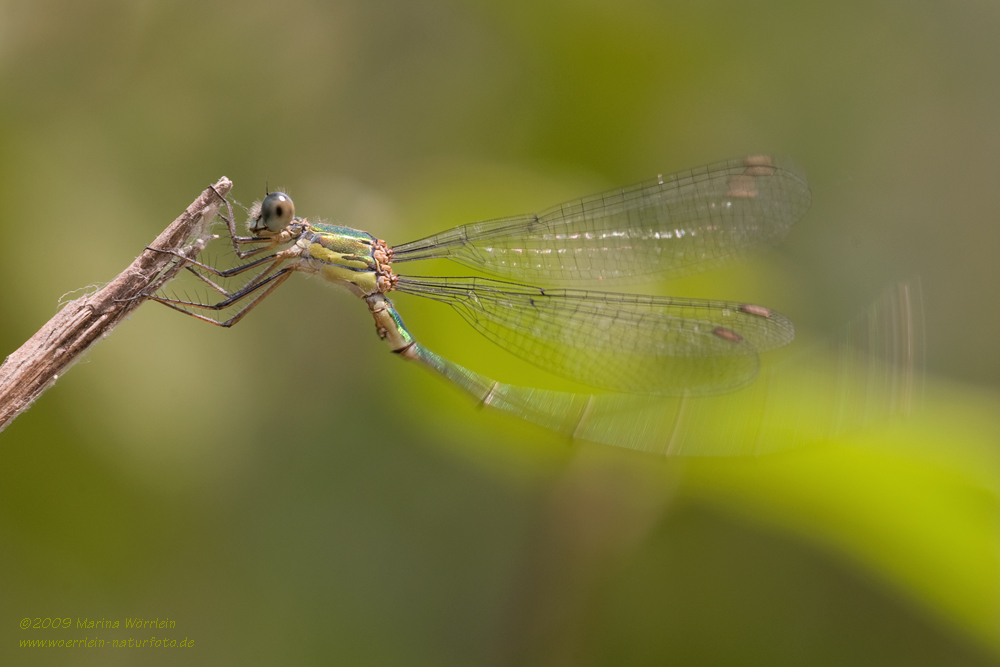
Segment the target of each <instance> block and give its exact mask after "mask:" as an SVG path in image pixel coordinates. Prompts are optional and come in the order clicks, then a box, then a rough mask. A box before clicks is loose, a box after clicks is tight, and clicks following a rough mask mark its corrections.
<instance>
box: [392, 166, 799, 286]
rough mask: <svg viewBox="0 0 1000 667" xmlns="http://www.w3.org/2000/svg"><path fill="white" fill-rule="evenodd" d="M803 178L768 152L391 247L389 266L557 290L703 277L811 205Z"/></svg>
mask: <svg viewBox="0 0 1000 667" xmlns="http://www.w3.org/2000/svg"><path fill="white" fill-rule="evenodd" d="M809 203H810V194H809V187H808V185H806V181H805V178H804V176H802V175H801V174H800V173H799V172H797V171H795V170H794V169H792V168H790V167H789V166H787V165H782V164H780V163H779V162H778V161H777V160H776V159H774V158H772V157H769V156H766V155H756V156H750V157H746V158H742V159H737V160H729V161H727V162H720V163H716V164H712V165H709V166H706V167H700V168H698V169H692V170H689V171H685V172H680V173H677V174H673V175H670V176H661V177H657V178H656V179H652V180H650V181H646V182H643V183H638V184H636V185H633V186H630V187H625V188H620V189H617V190H610V191H608V192H605V193H602V194H598V195H594V196H592V197H586V198H584V199H579V200H576V201H571V202H567V203H565V204H563V205H561V206H556V207H554V208H552V209H549V210H548V211H545V212H543V213H539V214H528V215H522V216H517V217H513V218H504V219H500V220H490V221H486V222H476V223H472V224H468V225H462V226H460V227H455V228H454V229H450V230H448V231H445V232H441V233H439V234H435V235H433V236H428V237H427V238H424V239H421V240H419V241H413V242H411V243H405V244H403V245H399V246H396V247H394V248H393V262H408V261H413V260H418V259H431V258H448V259H452V260H454V261H456V262H459V263H461V264H464V265H466V266H468V267H471V268H474V269H478V270H482V271H484V272H486V273H490V274H492V275H496V276H500V277H504V278H511V279H514V280H526V281H529V282H535V281H537V282H543V283H546V284H562V283H564V282H566V281H574V280H603V279H610V278H624V277H630V276H639V275H644V274H650V273H657V272H666V273H667V274H668V275H680V274H686V273H692V272H694V271H700V270H703V269H706V268H710V267H711V266H713V265H715V264H716V263H718V262H719V261H720V260H722V259H724V258H728V257H731V256H734V255H739V254H741V253H742V252H744V251H745V250H747V249H748V248H750V247H752V246H755V245H759V244H761V243H764V242H766V241H769V240H772V239H777V238H780V237H781V236H783V235H784V234H785V233H786V232H787V231H788V230H789V228H791V226H792V225H793V224H795V222H796V221H797V220H798V219H799V218H801V217H802V216H803V215H804V214H805V212H806V210H807V209H808V208H809Z"/></svg>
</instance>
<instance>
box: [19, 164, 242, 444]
mask: <svg viewBox="0 0 1000 667" xmlns="http://www.w3.org/2000/svg"><path fill="white" fill-rule="evenodd" d="M232 186H233V184H232V182H231V181H230V180H229V179H228V178H226V177H225V176H223V177H222V178H220V179H219V181H218V182H217V183H216V184H215V185H214V186H213V187H210V188H208V189H207V190H205V191H204V192H202V193H201V196H199V197H198V198H197V199H195V200H194V202H192V203H191V205H190V206H188V207H187V210H186V211H184V213H182V214H181V215H180V216H179V217H178V218H177V219H176V220H174V221H173V222H172V223H171V224H170V226H169V227H167V228H166V229H165V230H163V232H162V233H161V234H160V235H159V236H158V237H156V240H155V241H154V242H153V243H152V244H151V246H152V247H154V248H158V249H162V250H173V251H175V252H180V253H182V254H184V255H185V256H187V257H194V255H196V254H197V252H198V251H199V250H200V249H201V246H202V245H203V243H204V235H205V234H206V233H207V229H208V225H209V224H210V223H211V222H212V219H213V218H214V217H215V216H216V214H217V213H218V212H219V207H220V205H221V204H222V203H223V200H222V196H225V195H226V193H228V192H229V190H230V189H231V188H232ZM220 195H221V196H220ZM193 237H198V239H197V241H195V242H194V243H193V245H189V246H187V247H185V244H186V243H189V242H190V240H191V239H192V238H193ZM182 268H183V265H182V262H178V261H177V259H176V258H175V257H174V256H172V255H169V254H167V253H162V252H155V251H153V250H148V249H147V250H146V251H144V252H143V253H142V254H141V255H139V256H138V257H137V258H136V259H135V261H134V262H132V264H131V265H130V266H129V267H128V268H127V269H125V270H124V271H122V272H121V273H120V274H118V276H117V277H116V278H115V279H114V280H112V281H111V282H110V283H108V284H107V285H106V286H105V287H104V288H103V289H101V290H99V291H97V292H95V293H94V294H90V295H88V296H83V297H80V298H79V299H75V300H73V301H70V302H69V303H67V304H66V305H65V306H64V307H63V308H62V310H60V311H59V312H58V313H56V315H55V316H54V317H53V318H52V319H51V320H49V321H48V322H47V323H46V324H45V326H43V327H42V328H41V329H39V330H38V332H37V333H36V334H35V335H34V336H32V337H31V338H30V339H28V341H27V342H26V343H25V344H24V345H22V346H21V347H20V348H18V349H17V350H16V351H15V352H13V353H12V354H11V355H10V356H9V357H7V360H6V361H4V363H3V365H2V366H0V431H2V430H3V429H5V428H6V427H7V425H8V424H10V423H11V422H12V421H13V420H14V418H15V417H17V416H18V415H19V414H21V413H22V412H24V411H25V410H27V409H28V408H29V407H31V404H32V403H33V402H34V401H35V399H37V398H38V397H39V396H40V395H41V394H42V392H44V391H45V390H46V389H48V388H49V387H51V386H52V385H53V384H54V383H55V381H56V380H57V379H58V378H59V376H60V375H62V374H63V373H65V372H66V371H67V370H68V369H69V367H70V366H71V365H72V364H73V363H74V362H75V361H76V360H77V359H78V358H79V357H80V356H81V355H82V354H83V353H84V352H86V351H87V350H88V349H89V348H90V346H91V345H93V344H94V343H96V342H97V341H98V340H100V339H101V338H104V337H105V336H107V335H108V334H109V333H110V332H111V330H112V329H114V328H115V327H116V326H118V324H119V323H120V322H121V321H122V320H123V319H125V318H126V317H127V316H128V315H129V314H130V313H131V312H132V311H133V310H135V309H136V308H137V307H139V305H140V304H141V303H142V302H143V301H145V300H146V299H145V297H143V296H142V295H143V294H149V293H150V292H152V291H155V290H156V289H157V288H158V287H159V286H160V285H162V284H163V283H164V282H166V281H167V280H170V279H171V278H173V277H174V276H175V275H176V274H177V272H178V271H180V270H181V269H182Z"/></svg>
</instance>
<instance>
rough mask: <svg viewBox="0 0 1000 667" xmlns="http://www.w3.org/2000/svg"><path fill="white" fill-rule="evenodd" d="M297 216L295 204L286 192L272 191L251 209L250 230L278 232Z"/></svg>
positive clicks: (256, 232) (254, 231)
mask: <svg viewBox="0 0 1000 667" xmlns="http://www.w3.org/2000/svg"><path fill="white" fill-rule="evenodd" d="M293 218H295V204H294V203H293V202H292V198H291V197H289V196H288V195H286V194H285V193H284V192H272V193H271V194H269V195H268V196H266V197H264V201H262V202H261V203H260V204H255V205H254V206H253V207H252V208H251V209H250V231H251V232H253V233H254V234H261V233H266V232H271V233H274V234H277V233H279V232H281V231H282V230H283V229H284V228H285V227H287V226H288V225H289V224H291V222H292V219H293Z"/></svg>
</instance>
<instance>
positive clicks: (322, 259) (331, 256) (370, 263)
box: [298, 224, 378, 294]
mask: <svg viewBox="0 0 1000 667" xmlns="http://www.w3.org/2000/svg"><path fill="white" fill-rule="evenodd" d="M374 243H375V237H373V236H372V235H371V234H368V233H367V232H362V231H359V230H357V229H351V228H349V227H338V226H336V225H327V224H314V225H310V226H309V228H308V229H307V230H306V232H305V233H304V234H303V235H302V238H301V239H299V243H298V244H299V246H300V247H301V248H302V249H303V250H304V251H305V252H304V253H303V259H304V260H305V262H306V263H307V265H308V266H309V269H310V270H311V271H313V272H314V273H318V274H320V275H322V276H323V277H324V278H326V279H327V280H329V281H331V282H334V283H341V284H343V283H347V284H349V285H354V286H356V287H358V288H360V290H361V291H362V293H364V294H371V293H373V292H375V291H377V285H378V283H377V279H378V276H377V274H376V269H377V268H378V264H377V262H376V261H375V258H374V256H373V255H372V253H373V252H374Z"/></svg>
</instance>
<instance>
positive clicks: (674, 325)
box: [150, 155, 810, 434]
mask: <svg viewBox="0 0 1000 667" xmlns="http://www.w3.org/2000/svg"><path fill="white" fill-rule="evenodd" d="M809 202H810V193H809V188H808V186H807V185H806V182H805V179H804V178H803V177H802V176H801V175H800V174H799V173H798V172H796V171H795V170H794V169H791V168H789V167H788V166H786V165H783V164H782V163H781V162H779V161H777V160H775V159H773V158H771V157H769V156H763V155H755V156H750V157H746V158H743V159H737V160H730V161H727V162H721V163H717V164H712V165H709V166H706V167H702V168H698V169H692V170H690V171H685V172H681V173H677V174H673V175H670V176H658V177H657V178H656V179H652V180H649V181H646V182H642V183H638V184H636V185H633V186H630V187H625V188H620V189H616V190H611V191H608V192H605V193H602V194H598V195H594V196H591V197H586V198H584V199H579V200H575V201H571V202H568V203H565V204H562V205H560V206H556V207H554V208H551V209H549V210H547V211H545V212H542V213H538V214H528V215H520V216H515V217H511V218H503V219H498V220H490V221H485V222H477V223H472V224H467V225H462V226H459V227H456V228H454V229H450V230H448V231H445V232H441V233H439V234H435V235H433V236H429V237H427V238H424V239H420V240H418V241H412V242H410V243H404V244H402V245H397V246H390V245H388V244H387V243H386V242H385V241H382V240H380V239H376V238H375V237H374V236H372V235H371V234H369V233H367V232H363V231H359V230H355V229H350V228H348V227H340V226H336V225H331V224H326V223H320V222H316V223H313V222H309V221H308V220H306V219H304V218H299V217H296V216H295V209H294V204H293V202H292V200H291V198H289V197H288V195H286V194H284V193H281V192H274V193H271V194H268V195H267V197H265V198H264V200H263V201H262V202H260V203H258V204H255V205H254V206H253V207H252V208H251V210H250V219H249V221H248V226H249V231H250V234H251V235H250V236H240V235H238V234H237V232H236V228H235V222H234V216H233V214H232V208H231V207H230V208H229V216H228V218H227V219H226V222H227V224H228V227H229V234H230V238H231V241H232V244H233V248H234V250H235V251H236V254H237V256H238V257H239V258H240V259H247V258H250V257H252V256H254V255H258V254H260V253H268V254H266V255H265V256H263V257H260V258H257V259H253V260H251V261H248V262H247V263H244V264H241V265H240V266H237V267H235V268H231V269H226V270H220V269H217V268H215V267H212V266H209V265H208V264H205V263H202V262H199V261H193V260H189V259H187V258H185V257H183V256H181V255H178V259H179V260H182V261H185V262H187V263H188V264H189V266H188V268H189V269H190V270H191V271H192V272H193V273H194V274H195V275H197V276H198V278H199V279H201V280H202V281H204V282H205V283H207V284H208V285H209V286H210V287H211V288H212V289H214V290H216V291H217V292H219V293H220V294H222V296H223V298H222V299H221V300H220V301H219V302H217V303H198V302H194V301H188V300H181V299H173V298H167V297H164V296H150V298H152V299H155V300H156V301H159V302H160V303H163V304H166V305H168V306H170V307H171V308H174V309H177V310H180V311H181V312H184V313H186V314H188V315H192V316H194V317H197V318H199V319H202V320H205V321H207V322H210V323H212V324H216V325H219V326H223V327H229V326H232V325H234V324H236V323H237V322H239V321H240V320H241V319H242V318H243V317H244V316H245V315H246V314H247V313H248V312H249V311H250V310H251V309H252V308H253V307H254V306H256V305H257V304H258V303H260V301H261V300H262V299H263V298H264V297H266V296H267V295H269V294H270V293H271V292H273V291H274V290H275V289H276V288H277V287H278V286H279V285H281V284H282V283H283V282H284V281H285V280H287V279H288V278H289V277H290V276H291V275H292V273H294V272H296V271H303V272H306V273H312V274H318V275H320V276H322V277H324V278H326V279H327V280H329V281H331V282H333V283H335V284H338V285H342V286H343V287H345V288H347V289H348V290H349V291H351V292H352V293H353V294H355V295H357V296H358V297H360V298H361V299H362V300H364V301H365V303H366V304H367V305H368V308H369V310H370V312H371V314H372V316H373V317H374V319H375V325H376V329H377V332H378V335H379V337H380V338H382V339H383V340H385V341H386V342H387V343H388V344H389V346H390V349H391V350H392V351H393V352H395V353H396V354H398V355H399V356H400V357H402V358H404V359H408V360H414V361H418V362H420V363H421V364H422V365H424V366H426V367H428V368H430V369H431V370H433V371H436V372H438V373H440V374H441V375H443V376H445V377H446V378H448V379H449V380H451V381H452V382H454V383H455V384H456V385H458V386H459V387H460V388H461V389H463V390H464V391H466V392H468V393H469V394H471V395H472V396H474V397H475V398H476V399H477V400H478V401H479V402H480V403H481V404H482V405H487V406H491V407H494V408H499V409H500V410H502V411H505V412H508V413H511V414H514V415H516V416H519V417H522V418H525V419H528V420H530V421H534V422H536V423H540V424H542V425H544V426H547V427H549V428H554V429H556V430H559V431H563V432H566V433H569V434H579V433H580V432H581V429H582V428H583V427H584V426H585V422H586V420H587V418H588V415H589V414H590V411H591V408H592V405H593V401H594V395H581V394H573V393H567V392H557V391H547V390H540V389H532V388H527V387H519V386H516V385H508V384H501V383H499V382H497V381H495V380H492V379H490V378H488V377H485V376H483V375H480V374H478V373H475V372H473V371H470V370H468V369H466V368H463V367H462V366H459V365H458V364H455V363H453V362H451V361H449V360H447V359H445V358H443V357H441V356H439V355H437V354H435V353H434V352H432V351H431V350H429V349H427V348H426V347H424V346H423V345H421V344H420V343H419V342H417V340H416V339H415V338H414V336H413V335H412V334H411V333H410V331H409V330H408V329H407V328H406V327H405V326H404V324H403V320H402V318H401V317H400V316H399V314H398V313H397V312H396V309H395V308H394V306H393V304H392V302H390V301H389V299H388V298H387V294H388V293H390V292H392V291H398V292H403V293H408V294H416V295H419V296H424V297H427V298H429V299H433V300H435V301H439V302H442V303H446V304H448V305H450V306H452V307H453V308H454V309H455V310H456V311H457V312H458V313H459V315H461V317H462V318H464V319H465V320H466V321H467V322H468V323H469V324H470V325H472V327H473V328H475V329H476V330H477V331H479V332H480V333H481V334H483V335H484V336H486V337H487V338H488V339H490V340H491V341H493V342H494V343H496V344H497V345H499V346H500V347H502V348H504V349H505V350H508V351H509V352H512V353H513V354H515V355H517V356H519V357H521V358H523V359H526V360H527V361H530V362H532V363H534V364H536V365H537V366H539V367H541V368H543V369H545V370H547V371H551V372H552V373H555V374H556V375H560V376H563V377H566V378H569V379H570V380H574V381H577V382H580V383H582V384H585V385H589V386H592V387H595V388H597V389H599V390H603V391H604V392H611V393H617V394H627V395H642V396H649V397H655V396H673V395H681V394H683V395H700V394H714V393H720V392H726V391H731V390H734V389H738V388H740V387H742V386H744V385H746V384H748V383H749V382H751V381H752V380H753V378H754V376H755V374H756V373H757V370H758V365H759V358H758V353H759V352H763V351H767V350H771V349H774V348H777V347H780V346H782V345H785V344H787V343H788V342H789V341H791V340H792V338H793V336H794V328H793V326H792V323H791V322H790V321H789V320H788V319H787V318H785V317H784V316H782V315H780V314H778V313H776V312H774V311H772V310H770V309H769V308H765V307H763V306H757V305H752V304H746V303H735V302H725V301H708V300H696V299H681V298H671V297H661V296H645V295H636V294H623V293H609V292H602V291H585V290H581V289H572V288H567V287H566V286H572V285H579V284H582V283H586V282H591V283H594V282H600V283H601V284H604V283H605V281H608V280H614V279H622V278H630V277H636V276H641V275H646V274H654V273H661V274H667V275H671V276H678V275H683V274H688V273H691V272H694V271H699V270H702V269H704V268H707V267H710V266H713V265H715V264H716V263H718V262H719V261H722V260H725V259H728V258H731V257H733V256H738V255H740V254H742V253H743V252H744V251H746V250H747V249H749V248H751V247H753V246H756V245H759V244H762V243H764V242H766V241H772V240H774V239H776V238H779V237H781V236H783V235H784V234H785V233H786V232H787V231H788V229H789V228H790V227H791V226H792V225H793V224H794V223H795V222H796V221H797V220H798V219H799V218H800V217H802V215H804V213H805V211H806V209H807V208H808V206H809ZM227 205H228V202H227ZM246 247H249V248H253V249H249V250H244V249H243V248H246ZM439 258H447V259H451V260H454V261H456V262H458V263H460V264H462V265H465V266H467V267H470V268H473V269H477V270H479V271H482V272H484V273H487V274H490V275H492V276H494V278H483V277H470V278H441V277H409V276H406V275H402V274H399V273H397V272H396V271H397V269H398V267H399V266H400V265H401V264H404V263H406V262H411V261H416V260H421V259H439ZM199 269H200V270H199ZM254 269H259V271H257V272H256V273H255V274H254V275H253V277H252V278H251V279H249V280H248V281H247V282H246V283H245V284H244V285H243V286H242V287H241V288H240V289H237V290H235V291H228V290H226V289H225V288H223V287H222V286H220V285H219V284H218V283H217V282H216V281H215V280H213V279H212V278H211V277H209V276H210V275H214V276H219V277H223V278H229V277H232V276H236V275H240V274H244V273H246V272H251V271H253V270H254ZM512 281H518V282H512ZM520 281H524V282H523V283H522V282H520ZM529 283H541V284H544V285H545V287H544V288H543V287H535V286H532V285H531V284H529ZM230 307H239V310H238V311H237V312H236V313H235V314H234V315H233V316H232V317H230V318H228V319H226V320H222V321H220V320H217V319H214V318H212V317H209V316H207V315H204V314H201V313H199V312H194V311H195V310H201V311H223V310H226V309H229V308H230Z"/></svg>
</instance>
